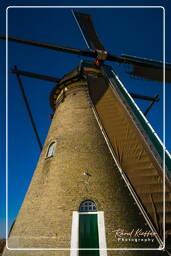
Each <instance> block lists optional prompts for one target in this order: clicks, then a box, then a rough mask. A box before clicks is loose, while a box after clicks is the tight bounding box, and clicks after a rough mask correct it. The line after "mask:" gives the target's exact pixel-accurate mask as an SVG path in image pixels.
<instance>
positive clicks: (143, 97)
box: [130, 93, 159, 102]
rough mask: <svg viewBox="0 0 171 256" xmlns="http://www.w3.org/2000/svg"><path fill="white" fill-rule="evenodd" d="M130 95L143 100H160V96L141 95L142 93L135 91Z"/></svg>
mask: <svg viewBox="0 0 171 256" xmlns="http://www.w3.org/2000/svg"><path fill="white" fill-rule="evenodd" d="M130 95H131V96H132V97H133V98H136V99H141V100H150V101H155V102H158V101H159V98H158V97H157V98H156V97H154V98H153V97H149V96H144V95H140V94H135V93H130Z"/></svg>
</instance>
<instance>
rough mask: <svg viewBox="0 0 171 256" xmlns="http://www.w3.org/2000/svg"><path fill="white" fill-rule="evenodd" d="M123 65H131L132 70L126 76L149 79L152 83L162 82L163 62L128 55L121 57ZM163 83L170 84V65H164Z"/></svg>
mask: <svg viewBox="0 0 171 256" xmlns="http://www.w3.org/2000/svg"><path fill="white" fill-rule="evenodd" d="M122 57H123V60H124V61H125V63H128V64H131V66H132V70H131V71H130V72H128V74H131V75H135V76H138V77H142V78H145V79H149V80H152V81H157V82H163V81H164V74H163V70H164V66H163V62H160V61H154V60H150V59H143V58H138V57H134V56H129V55H122ZM165 74H166V76H165V81H166V82H167V83H171V64H169V63H166V64H165Z"/></svg>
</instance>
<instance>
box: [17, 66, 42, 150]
mask: <svg viewBox="0 0 171 256" xmlns="http://www.w3.org/2000/svg"><path fill="white" fill-rule="evenodd" d="M14 70H16V71H17V66H14ZM16 77H17V80H18V84H19V87H20V89H21V93H22V96H23V99H24V103H25V106H26V109H27V112H28V114H29V117H30V121H31V124H32V127H33V130H34V133H35V135H36V139H37V142H38V145H39V148H40V150H42V148H43V147H42V143H41V141H40V138H39V135H38V132H37V129H36V125H35V122H34V119H33V116H32V113H31V109H30V106H29V103H28V100H27V97H26V93H25V90H24V87H23V84H22V81H21V78H20V75H19V74H18V73H17V72H16Z"/></svg>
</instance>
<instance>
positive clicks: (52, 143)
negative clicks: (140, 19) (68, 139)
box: [45, 141, 56, 158]
mask: <svg viewBox="0 0 171 256" xmlns="http://www.w3.org/2000/svg"><path fill="white" fill-rule="evenodd" d="M52 145H53V151H52V154H51V155H50V156H49V155H48V154H49V149H50V148H51V146H52ZM55 147H56V141H52V142H51V143H50V144H49V146H48V149H47V151H46V157H45V158H50V157H53V156H54V153H55Z"/></svg>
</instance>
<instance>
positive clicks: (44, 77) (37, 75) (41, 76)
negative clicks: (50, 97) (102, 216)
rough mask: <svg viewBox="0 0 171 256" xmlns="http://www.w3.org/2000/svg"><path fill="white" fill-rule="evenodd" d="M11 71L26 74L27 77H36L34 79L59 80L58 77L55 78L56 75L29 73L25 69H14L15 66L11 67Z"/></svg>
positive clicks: (56, 81)
mask: <svg viewBox="0 0 171 256" xmlns="http://www.w3.org/2000/svg"><path fill="white" fill-rule="evenodd" d="M11 72H12V73H14V74H18V75H22V76H28V77H32V78H36V79H40V80H45V81H48V82H54V83H58V82H59V81H60V79H59V78H56V77H51V76H45V75H40V74H36V73H31V72H27V71H23V70H18V69H15V68H11Z"/></svg>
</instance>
